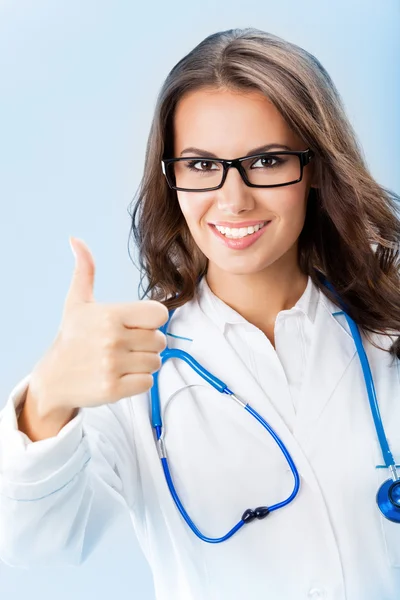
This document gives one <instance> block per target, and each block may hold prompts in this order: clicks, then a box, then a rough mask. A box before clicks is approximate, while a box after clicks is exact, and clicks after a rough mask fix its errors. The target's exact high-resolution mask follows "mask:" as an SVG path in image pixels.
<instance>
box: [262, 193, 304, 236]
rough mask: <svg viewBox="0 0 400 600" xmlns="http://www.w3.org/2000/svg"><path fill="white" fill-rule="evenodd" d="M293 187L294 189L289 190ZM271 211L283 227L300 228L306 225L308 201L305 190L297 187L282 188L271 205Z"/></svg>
mask: <svg viewBox="0 0 400 600" xmlns="http://www.w3.org/2000/svg"><path fill="white" fill-rule="evenodd" d="M290 187H292V189H289V188H290ZM269 207H270V209H271V211H272V212H273V213H274V214H275V215H276V216H277V217H278V219H279V220H280V222H281V224H282V225H285V226H287V227H290V228H292V227H294V228H296V227H298V226H299V225H302V224H303V223H304V218H305V215H306V207H307V199H306V194H305V189H304V187H302V188H301V189H299V188H297V186H296V185H293V186H287V187H286V188H282V189H281V192H280V193H278V194H276V195H275V197H274V198H273V199H271V202H270V203H269Z"/></svg>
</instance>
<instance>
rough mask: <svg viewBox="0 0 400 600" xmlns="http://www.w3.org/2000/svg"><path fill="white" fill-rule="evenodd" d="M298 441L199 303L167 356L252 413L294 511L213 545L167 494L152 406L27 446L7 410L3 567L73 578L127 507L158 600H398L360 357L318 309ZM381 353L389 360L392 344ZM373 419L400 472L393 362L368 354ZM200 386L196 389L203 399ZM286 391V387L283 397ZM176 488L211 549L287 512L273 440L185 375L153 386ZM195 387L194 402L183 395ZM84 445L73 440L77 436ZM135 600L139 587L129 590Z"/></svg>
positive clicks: (188, 311)
mask: <svg viewBox="0 0 400 600" xmlns="http://www.w3.org/2000/svg"><path fill="white" fill-rule="evenodd" d="M320 298H321V300H320V302H319V304H318V306H317V311H316V315H315V335H314V338H313V341H312V346H311V348H310V353H309V357H308V363H307V372H306V376H305V379H304V382H303V386H302V396H301V402H300V403H299V407H298V411H297V414H296V419H295V421H294V425H293V428H289V427H288V426H287V425H286V424H285V422H284V421H283V420H282V418H281V417H280V415H279V414H278V412H277V410H276V409H275V408H274V404H273V403H272V402H271V399H270V398H271V397H272V396H274V397H275V399H276V397H278V398H279V393H280V390H279V388H277V385H278V384H277V383H276V382H275V381H271V382H270V386H269V389H262V388H261V387H260V385H259V384H258V383H257V380H256V379H255V377H254V376H253V374H252V373H251V372H250V371H249V370H248V368H247V367H246V366H245V364H244V363H243V361H242V360H241V358H240V348H239V349H238V348H236V349H234V348H232V347H231V346H230V344H229V343H228V342H227V340H226V339H225V337H224V335H223V333H222V332H221V331H220V330H219V329H218V328H217V327H216V326H215V324H214V323H213V322H212V320H210V318H209V317H207V316H206V315H205V314H204V312H202V310H201V308H200V306H199V304H198V302H197V300H196V299H194V300H193V301H191V302H189V303H187V304H186V305H185V306H183V307H181V308H179V309H177V310H176V312H175V314H174V316H173V318H172V320H171V323H170V327H169V331H170V332H171V333H172V334H174V335H176V336H182V337H185V338H188V339H186V340H182V339H178V338H173V337H169V338H168V341H169V345H170V346H171V347H179V348H182V349H184V350H187V351H188V352H190V353H191V354H192V356H194V357H195V358H196V359H197V360H198V361H199V362H200V363H201V364H202V365H203V366H205V367H206V368H207V369H209V370H210V371H211V372H212V373H213V374H215V375H216V376H217V377H219V378H220V379H222V380H223V381H224V382H225V383H227V385H228V386H229V387H230V388H231V389H232V390H233V391H234V392H235V393H236V394H237V395H238V396H240V397H241V398H242V399H244V400H246V401H247V402H248V403H249V404H250V405H251V406H252V407H253V408H254V409H256V410H257V411H258V412H259V413H260V414H261V415H262V416H263V417H264V418H265V419H266V420H267V422H268V423H269V424H270V425H271V426H272V427H273V428H274V430H275V431H276V432H277V434H278V435H279V436H280V437H281V439H282V440H283V442H284V443H285V445H286V447H287V448H288V450H289V452H290V453H291V456H292V457H293V459H294V462H295V464H296V466H297V468H298V470H299V473H300V477H301V488H300V491H299V493H298V495H297V496H296V498H295V499H294V501H293V502H292V503H291V504H289V505H288V506H286V507H284V508H282V509H280V510H277V511H275V512H273V513H271V514H270V515H269V516H267V517H266V518H265V519H264V520H262V521H257V520H255V521H253V522H251V523H249V524H248V525H246V526H244V527H243V528H242V529H241V530H240V531H239V532H238V533H236V534H234V535H233V537H231V538H230V539H229V540H228V541H225V542H222V543H218V544H210V543H206V542H203V541H201V540H200V539H199V538H197V537H196V536H195V534H194V533H193V532H192V531H191V530H190V529H189V527H188V526H187V524H186V523H185V522H184V520H183V519H182V517H181V515H180V513H179V512H178V510H177V508H176V506H175V504H174V501H173V499H172V497H171V495H170V493H169V490H168V487H167V484H166V481H165V478H164V474H163V470H162V467H161V464H160V459H159V456H158V451H157V447H156V444H155V437H154V434H153V430H152V428H151V423H150V408H149V393H144V394H140V395H137V396H135V397H132V398H124V399H122V400H121V401H119V402H118V403H116V404H111V405H104V406H101V407H97V408H91V409H81V410H80V412H79V414H78V415H77V417H75V419H73V421H71V422H70V423H68V424H67V425H66V426H65V427H64V428H63V429H62V430H61V431H60V433H59V434H58V435H57V436H56V437H54V438H49V439H47V440H42V441H39V442H35V443H33V444H32V443H31V444H29V445H27V446H25V442H24V440H23V437H24V434H22V433H21V432H19V431H17V428H16V415H15V410H14V406H15V405H17V404H18V400H19V398H21V396H22V394H23V393H24V391H25V389H26V387H27V384H28V382H29V377H30V375H28V376H27V377H25V378H24V380H22V381H21V382H19V384H18V385H17V386H16V387H15V388H14V390H13V392H12V394H11V395H10V398H9V399H8V402H7V404H6V406H5V408H4V409H3V411H1V413H0V417H1V420H0V473H1V475H0V492H1V494H0V503H1V504H0V558H1V559H3V560H4V561H5V562H6V563H8V564H11V565H16V566H18V565H21V566H23V565H28V566H29V565H32V566H33V565H36V564H38V565H39V564H48V565H51V564H71V565H78V564H81V563H82V562H83V561H84V560H85V559H86V557H87V556H88V555H89V554H90V552H91V550H92V549H93V548H94V547H95V544H96V543H97V542H98V540H99V539H100V538H101V534H102V531H104V529H105V528H106V527H107V526H108V524H109V522H110V520H111V519H112V518H113V516H114V515H115V514H117V513H118V511H120V510H121V506H122V505H123V506H128V507H129V511H130V515H131V518H132V523H133V526H134V528H135V531H136V534H137V536H138V540H139V542H140V544H141V546H142V548H143V551H144V553H145V555H146V557H147V559H148V561H149V563H150V566H151V568H152V571H153V574H154V584H155V591H156V596H157V600H205V599H207V600H239V599H240V600H243V598H249V599H250V600H261V599H262V600H301V599H303V598H304V599H306V598H313V599H314V600H316V599H321V598H326V599H327V600H398V599H399V598H400V524H399V525H397V524H395V523H392V522H390V521H388V520H386V519H385V518H384V517H383V516H382V515H381V513H380V512H379V510H378V508H377V505H376V502H375V496H376V492H377V489H378V487H379V485H380V484H381V482H382V481H384V480H385V479H387V478H388V472H387V469H383V468H377V465H382V464H383V460H382V456H381V453H380V448H379V445H378V442H377V437H376V433H375V428H374V425H373V420H372V417H371V412H370V409H369V403H368V398H367V395H366V391H365V386H364V379H363V376H362V371H361V368H360V364H359V360H358V357H357V353H356V351H355V345H354V342H353V339H352V337H351V335H350V334H349V332H348V329H347V324H346V322H345V319H344V317H343V315H337V316H333V313H337V312H338V308H337V307H336V306H335V305H334V304H332V303H331V302H330V301H329V300H328V299H327V298H326V297H325V296H324V295H323V294H321V295H320ZM381 339H382V340H384V341H385V340H386V342H385V343H386V344H387V345H388V344H389V340H387V339H386V338H383V337H382V338H381ZM365 348H366V351H367V354H368V357H369V360H370V365H371V369H372V373H373V376H374V380H375V386H376V391H377V396H378V400H379V405H380V411H381V415H382V419H383V423H384V426H385V428H386V433H387V436H388V439H389V443H390V445H391V449H392V452H393V454H394V457H395V460H396V462H397V463H400V433H399V432H400V382H399V361H398V360H397V359H396V360H395V361H394V362H393V364H391V361H392V358H391V356H390V355H389V354H388V353H386V352H384V351H382V350H378V349H376V348H374V347H373V346H372V345H371V344H368V343H366V342H365ZM198 384H200V387H199V385H198ZM279 385H281V384H279ZM159 386H160V397H161V406H162V408H164V409H165V404H166V401H167V399H168V398H169V397H171V396H173V394H176V395H175V396H173V398H172V400H171V402H170V403H169V404H168V408H167V412H166V415H165V424H166V437H165V442H166V449H167V454H168V458H169V464H170V469H171V473H172V477H173V480H174V483H175V486H176V489H177V491H178V494H179V496H180V498H181V501H182V502H183V505H184V507H185V509H186V510H187V512H188V513H189V516H190V517H191V518H192V519H193V521H194V522H195V524H196V525H197V527H198V528H199V529H200V531H201V532H202V533H203V534H205V535H208V536H210V537H220V536H222V535H224V534H226V533H227V532H228V531H229V530H230V529H231V528H232V527H233V526H234V525H235V524H236V523H237V522H238V521H239V520H240V518H241V515H242V514H243V512H244V510H245V509H247V508H249V507H251V508H255V507H257V506H264V505H271V504H275V503H276V502H279V501H282V500H284V499H286V498H287V497H288V496H289V494H290V493H291V491H292V489H293V476H292V473H291V471H290V469H289V467H288V464H287V462H286V460H285V458H284V457H283V455H282V454H281V452H280V450H279V449H278V447H277V446H276V444H275V442H274V441H273V439H272V438H271V436H270V435H269V433H268V432H267V431H266V430H265V429H264V428H263V427H262V426H261V425H260V424H259V423H258V422H257V421H256V420H255V419H254V418H253V417H252V416H251V415H250V414H248V413H247V412H246V411H244V410H243V409H242V408H241V407H240V406H239V405H238V404H237V403H235V402H234V401H233V400H231V399H229V398H228V397H227V396H224V395H220V394H218V392H216V391H214V390H213V389H212V388H210V387H205V386H207V384H205V382H204V381H203V380H202V379H201V378H200V376H199V375H198V374H197V373H195V372H194V371H193V370H192V369H190V367H189V366H188V365H186V364H185V363H184V362H181V361H176V360H174V361H173V360H170V361H168V362H167V363H166V364H165V365H164V366H163V368H162V370H161V371H160V376H159ZM189 386H193V387H189ZM82 433H83V435H82ZM132 598H135V594H134V581H133V582H132Z"/></svg>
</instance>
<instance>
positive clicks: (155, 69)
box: [0, 0, 400, 600]
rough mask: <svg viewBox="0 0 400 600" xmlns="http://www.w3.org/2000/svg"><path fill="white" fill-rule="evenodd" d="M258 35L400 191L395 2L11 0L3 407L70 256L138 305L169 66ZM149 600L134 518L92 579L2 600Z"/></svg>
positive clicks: (3, 57) (27, 363)
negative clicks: (306, 60)
mask: <svg viewBox="0 0 400 600" xmlns="http://www.w3.org/2000/svg"><path fill="white" fill-rule="evenodd" d="M246 26H255V27H258V28H260V29H264V30H266V31H270V32H272V33H274V34H277V35H279V36H282V37H284V38H287V39H288V40H290V41H292V42H294V43H296V44H298V45H300V46H303V47H304V48H306V49H307V50H309V51H310V52H312V53H313V54H315V56H317V58H319V60H320V61H321V62H322V64H323V65H324V66H325V67H326V69H327V70H328V72H329V73H330V74H331V76H332V77H333V80H334V81H335V83H336V85H337V87H338V88H339V91H340V93H341V95H342V97H343V100H344V102H345V106H346V109H347V113H348V115H349V117H350V119H351V121H352V123H353V125H354V127H355V129H356V132H357V133H358V135H359V137H360V140H361V143H362V145H363V148H364V151H365V156H366V158H367V161H368V163H369V165H370V168H371V170H372V173H373V175H374V176H375V177H376V178H377V180H378V181H379V182H380V183H382V184H383V185H385V186H387V187H390V188H392V189H394V190H395V191H396V192H397V193H399V192H400V168H399V164H400V135H399V131H400V111H399V106H400V36H399V35H398V33H399V30H400V4H399V2H398V0H384V1H382V2H376V0H375V1H367V0H358V1H356V0H352V1H351V2H348V1H347V0H340V1H339V0H336V1H335V2H334V3H328V2H321V1H320V0H315V1H311V0H308V1H307V0H305V1H299V0H290V1H289V0H279V2H265V1H264V2H259V1H256V2H243V1H239V0H236V1H233V0H230V1H229V2H226V1H222V2H218V1H217V0H214V1H212V2H211V1H210V0H201V1H200V2H196V1H193V0H188V1H187V2H183V1H181V0H180V1H176V0H171V1H170V2H160V1H159V0H156V1H153V2H140V3H136V2H134V1H133V0H131V1H128V0H126V1H115V0H114V1H112V0H110V1H108V2H106V1H103V0H96V1H94V0H86V1H82V0H68V2H67V1H66V0H58V1H57V2H54V1H50V0H35V2H32V1H31V2H29V1H27V0H18V1H17V2H12V0H0V202H1V218H0V244H1V246H0V249H1V255H0V256H1V258H0V260H1V295H0V323H1V328H0V331H1V336H0V356H1V361H0V408H1V407H2V406H3V405H4V403H5V402H6V399H7V397H8V395H9V393H10V391H11V389H12V388H13V387H14V385H15V384H16V383H17V382H18V381H19V380H20V379H21V378H22V377H23V376H24V375H25V374H27V373H28V372H30V370H31V369H32V367H33V366H34V364H35V363H36V362H37V361H38V360H39V358H40V357H41V356H42V354H43V353H44V352H45V350H46V349H47V347H48V346H49V345H50V343H51V342H52V340H53V339H54V337H55V334H56V332H57V329H58V325H59V322H60V318H61V311H62V307H63V302H64V298H65V294H66V292H67V290H68V287H69V284H70V281H71V276H72V270H73V264H74V259H73V255H72V253H71V250H70V247H69V244H68V236H69V235H74V236H77V237H81V238H83V239H84V240H85V241H86V242H87V244H88V245H89V247H90V248H91V250H92V252H93V255H94V257H95V260H96V266H97V273H96V280H95V298H96V299H97V301H99V302H129V301H133V300H136V299H137V287H138V282H139V277H138V272H137V270H136V268H135V267H134V266H133V264H132V262H131V259H130V258H129V255H128V250H127V243H128V232H129V225H130V222H129V215H128V206H129V204H130V202H131V200H132V198H133V195H134V193H135V191H136V188H137V186H138V184H139V180H140V176H141V171H142V168H143V160H144V150H145V144H146V139H147V134H148V130H149V126H150V121H151V116H152V110H153V107H154V103H155V99H156V95H157V93H158V90H159V88H160V86H161V83H162V81H163V79H164V78H165V76H166V75H167V73H168V71H169V70H170V69H171V68H172V66H173V65H174V64H175V63H176V62H177V61H178V60H179V59H180V58H181V57H182V56H183V55H184V54H186V53H187V52H188V51H189V50H190V49H192V47H194V46H195V45H196V44H197V43H198V42H200V41H201V40H202V39H203V38H204V37H206V36H207V35H209V34H210V33H213V32H216V31H219V30H222V29H230V28H232V27H246ZM88 595H90V596H91V597H94V598H96V600H105V599H109V598H110V597H114V598H118V599H119V600H125V599H126V600H128V599H129V600H133V599H134V598H138V599H140V600H151V599H153V598H154V593H153V585H152V577H151V571H150V568H149V566H148V565H147V563H146V561H145V559H144V557H143V555H142V553H141V550H140V548H139V547H138V544H137V542H136V539H135V537H134V535H133V529H132V528H131V525H130V521H129V518H128V516H127V515H124V514H123V515H121V519H120V521H119V522H118V523H117V524H116V526H115V528H114V529H113V530H112V531H110V532H109V534H108V535H107V537H106V538H105V540H104V542H103V543H102V545H101V546H100V547H99V548H98V549H97V550H96V551H95V553H94V554H93V556H92V557H91V558H90V559H89V560H88V562H87V563H86V564H85V565H84V566H82V567H81V568H54V569H38V570H23V571H22V570H19V569H13V568H10V567H7V566H6V565H4V564H0V596H1V598H2V599H4V600H9V599H11V598H17V599H18V600H19V599H22V598H27V597H28V598H39V597H40V598H41V600H50V599H54V598H57V600H71V598H73V599H74V600H84V599H86V598H87V597H88Z"/></svg>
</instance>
